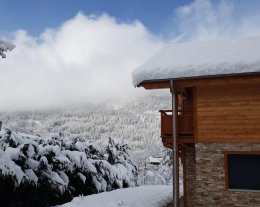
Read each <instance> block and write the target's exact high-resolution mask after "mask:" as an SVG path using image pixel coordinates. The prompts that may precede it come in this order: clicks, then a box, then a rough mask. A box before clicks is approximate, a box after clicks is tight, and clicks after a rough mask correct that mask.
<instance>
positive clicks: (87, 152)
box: [0, 130, 137, 206]
mask: <svg viewBox="0 0 260 207" xmlns="http://www.w3.org/2000/svg"><path fill="white" fill-rule="evenodd" d="M111 143H113V146H111ZM108 146H109V147H108V148H109V149H111V148H114V149H113V150H114V158H115V160H113V161H112V160H110V158H109V156H107V155H106V153H107V152H108V151H107V149H108V148H107V149H104V150H103V152H102V151H100V150H98V149H97V148H96V147H95V146H94V144H93V143H92V142H89V141H86V140H84V139H82V138H80V137H70V136H65V135H64V134H63V133H59V134H56V135H49V136H45V137H41V136H33V135H28V134H23V133H18V132H15V131H11V130H4V131H0V183H1V185H0V203H4V204H5V203H6V204H8V203H9V204H10V202H11V203H12V205H14V206H15V205H16V204H17V203H19V202H22V203H26V206H35V205H36V203H37V204H39V203H41V204H42V205H43V206H44V205H47V206H50V205H57V204H60V203H63V202H68V201H70V200H71V199H72V198H73V197H75V196H79V195H89V194H93V193H99V192H103V191H110V190H114V189H117V188H123V187H130V186H131V187H132V186H135V185H136V180H137V173H136V172H137V171H136V167H135V166H134V164H133V163H132V162H131V160H130V158H129V156H128V154H127V147H126V146H125V145H122V146H121V145H115V144H114V142H113V141H112V140H111V139H110V140H109V144H108ZM2 183H3V185H2ZM6 187H8V188H6ZM27 191H28V192H27ZM21 195H23V196H21ZM27 195H28V196H27ZM8 196H9V197H10V198H9V197H8ZM31 197H33V198H34V200H32V199H31ZM27 202H28V203H27ZM34 202H35V203H34ZM43 202H45V203H43ZM46 202H47V203H46ZM9 204H8V205H9Z"/></svg>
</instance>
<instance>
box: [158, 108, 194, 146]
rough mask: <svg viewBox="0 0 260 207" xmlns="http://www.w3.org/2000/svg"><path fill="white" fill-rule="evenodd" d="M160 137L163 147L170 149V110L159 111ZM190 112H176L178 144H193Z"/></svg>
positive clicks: (171, 124)
mask: <svg viewBox="0 0 260 207" xmlns="http://www.w3.org/2000/svg"><path fill="white" fill-rule="evenodd" d="M160 112H161V137H162V142H163V145H164V146H165V147H167V148H172V144H173V137H172V127H173V123H172V110H161V111H160ZM193 135H194V129H193V113H192V111H178V142H179V143H194V136H193Z"/></svg>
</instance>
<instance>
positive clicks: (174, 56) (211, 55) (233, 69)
mask: <svg viewBox="0 0 260 207" xmlns="http://www.w3.org/2000/svg"><path fill="white" fill-rule="evenodd" d="M251 72H260V36H257V37H247V38H241V39H230V40H217V41H204V42H190V43H173V44H170V45H169V46H168V47H166V48H164V49H163V50H161V51H160V52H159V53H158V54H156V55H155V56H154V57H152V58H151V59H149V60H148V61H146V62H145V63H144V64H143V65H141V66H140V67H138V68H137V69H135V70H134V71H133V73H132V78H133V84H134V86H138V85H139V84H140V83H142V82H143V81H152V80H165V79H182V78H192V77H200V76H210V75H228V74H233V73H237V74H241V73H251Z"/></svg>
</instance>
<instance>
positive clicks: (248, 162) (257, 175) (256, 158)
mask: <svg viewBox="0 0 260 207" xmlns="http://www.w3.org/2000/svg"><path fill="white" fill-rule="evenodd" d="M228 175H229V178H228V181H229V183H228V184H229V189H243V190H260V155H247V154H228Z"/></svg>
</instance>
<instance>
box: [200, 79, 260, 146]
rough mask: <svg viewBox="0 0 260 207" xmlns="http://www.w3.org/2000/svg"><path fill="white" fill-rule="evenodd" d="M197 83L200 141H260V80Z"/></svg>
mask: <svg viewBox="0 0 260 207" xmlns="http://www.w3.org/2000/svg"><path fill="white" fill-rule="evenodd" d="M253 80H254V81H253V82H251V81H250V80H248V84H246V85H244V84H243V85H240V84H237V85H234V84H227V85H207V86H206V85H204V86H202V85H201V86H197V87H196V92H197V97H196V104H197V129H198V131H197V133H198V142H237V143H243V142H244V143H260V82H255V81H256V78H254V79H253Z"/></svg>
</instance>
